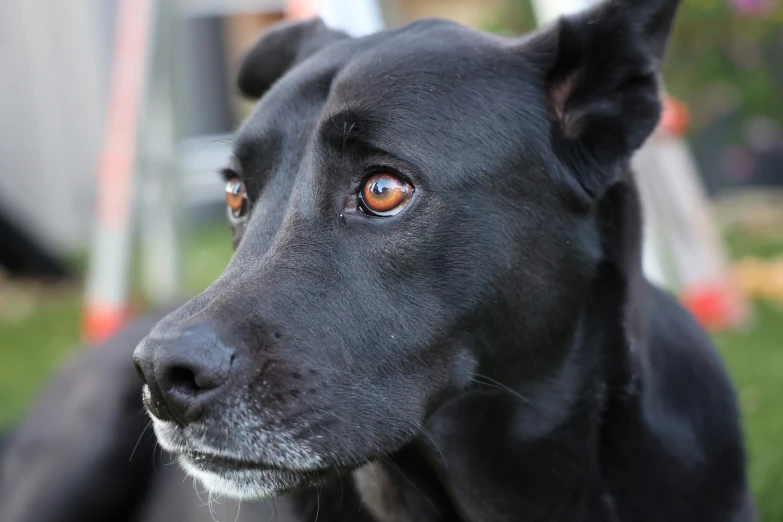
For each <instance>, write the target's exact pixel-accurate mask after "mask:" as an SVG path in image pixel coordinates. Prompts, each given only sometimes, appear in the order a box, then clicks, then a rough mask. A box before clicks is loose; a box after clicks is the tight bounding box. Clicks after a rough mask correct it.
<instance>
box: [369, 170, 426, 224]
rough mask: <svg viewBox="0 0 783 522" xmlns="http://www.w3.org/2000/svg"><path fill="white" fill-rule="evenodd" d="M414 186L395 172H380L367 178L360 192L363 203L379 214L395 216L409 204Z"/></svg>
mask: <svg viewBox="0 0 783 522" xmlns="http://www.w3.org/2000/svg"><path fill="white" fill-rule="evenodd" d="M412 193H413V187H411V186H410V185H409V184H408V183H406V182H405V181H403V180H402V179H400V178H399V177H397V176H394V175H393V174H387V173H380V174H375V175H373V176H371V177H370V178H368V179H367V181H365V182H364V185H362V190H361V193H360V196H361V200H362V204H363V205H364V207H365V208H366V209H367V210H368V211H369V212H370V213H371V214H375V215H377V216H393V215H395V214H397V213H398V212H400V211H401V210H402V209H403V208H405V205H407V204H408V200H410V197H411V194H412Z"/></svg>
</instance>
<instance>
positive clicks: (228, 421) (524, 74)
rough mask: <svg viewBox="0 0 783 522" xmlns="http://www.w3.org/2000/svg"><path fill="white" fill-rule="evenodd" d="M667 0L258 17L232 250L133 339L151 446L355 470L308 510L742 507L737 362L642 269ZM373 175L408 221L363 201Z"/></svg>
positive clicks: (746, 508) (187, 454) (245, 73)
mask: <svg viewBox="0 0 783 522" xmlns="http://www.w3.org/2000/svg"><path fill="white" fill-rule="evenodd" d="M676 3H677V2H676V1H674V0H656V1H652V0H651V1H648V2H642V1H641V0H625V1H621V0H612V1H609V2H606V3H603V4H601V5H599V6H597V7H596V8H594V9H592V10H590V11H588V12H586V13H583V14H579V15H575V16H571V17H567V18H563V19H561V20H560V21H559V22H557V23H555V24H553V25H551V26H548V27H546V28H543V29H542V30H540V31H538V32H536V33H534V34H532V35H529V36H527V37H525V38H522V39H505V38H499V37H494V36H489V35H485V34H481V33H477V32H474V31H470V30H468V29H466V28H464V27H461V26H458V25H456V24H452V23H448V22H443V21H432V20H429V21H421V22H417V23H414V24H411V25H409V26H406V27H404V28H401V29H397V30H393V31H386V32H382V33H379V34H376V35H372V36H368V37H365V38H360V39H352V38H349V37H348V36H346V35H345V34H343V33H339V32H335V31H332V30H330V29H327V28H326V27H325V26H323V25H322V24H321V23H320V22H317V21H316V22H305V23H299V24H293V25H291V24H289V25H285V26H282V27H280V28H277V29H275V30H274V31H273V32H272V33H270V35H268V36H265V37H262V39H261V40H259V42H258V43H257V44H256V46H255V47H254V48H253V49H252V50H251V51H250V53H249V55H248V58H247V60H246V62H245V64H244V66H243V67H242V70H241V74H240V78H239V85H240V88H241V90H242V91H243V92H244V93H245V94H247V95H250V96H253V97H261V99H260V102H259V105H258V109H257V110H256V112H255V113H254V114H253V115H252V116H251V117H250V118H249V119H248V120H247V121H246V122H245V124H244V125H243V126H242V128H241V129H240V130H239V131H238V133H237V139H236V151H235V156H236V158H235V166H234V171H235V172H237V174H238V175H239V176H240V177H241V178H242V179H243V180H244V182H245V184H246V186H247V190H248V194H249V197H250V203H251V210H250V213H249V215H248V216H247V217H244V218H242V219H240V220H237V221H235V222H234V226H233V230H234V239H235V244H236V246H237V248H236V253H235V255H234V257H233V259H232V261H231V263H230V265H229V266H228V267H227V269H226V270H225V272H224V274H223V275H222V276H221V277H220V278H219V279H218V281H216V282H215V283H214V284H213V285H212V286H211V287H210V288H209V289H208V290H206V291H205V292H204V293H203V294H201V295H200V296H198V297H196V298H195V299H193V300H192V301H191V302H189V303H188V304H186V305H185V306H183V307H182V308H180V309H179V310H178V311H176V312H174V313H173V314H171V315H169V316H168V317H167V318H166V319H164V320H163V321H162V322H161V323H159V324H158V326H157V327H156V328H155V330H154V331H153V332H152V333H151V334H150V336H149V337H148V338H147V339H146V340H145V341H144V342H142V343H141V344H140V345H139V347H138V348H137V351H136V356H135V359H136V364H137V367H138V369H139V372H140V374H141V375H142V377H143V380H144V382H145V384H146V385H147V387H146V392H145V393H146V404H147V406H148V407H149V409H150V411H151V412H152V413H153V414H154V421H155V427H156V433H157V434H158V438H159V440H160V442H161V444H162V445H163V446H164V447H166V448H168V449H170V450H172V451H174V452H176V453H178V454H181V455H182V458H183V461H184V462H185V465H186V466H187V467H188V469H189V470H190V471H191V472H192V473H195V474H196V475H197V476H199V477H201V478H202V480H204V481H205V482H207V484H210V485H211V486H212V487H214V488H215V489H216V490H218V491H221V492H225V493H229V494H232V495H237V496H248V497H253V496H269V495H275V494H279V493H283V492H286V491H289V490H297V491H299V493H297V495H298V498H299V500H300V501H301V499H303V498H305V499H307V498H309V499H311V500H312V499H313V498H315V496H316V495H317V491H318V490H317V487H319V485H322V484H325V483H329V484H336V483H338V482H336V481H338V480H340V479H339V478H337V477H338V476H340V477H342V480H346V481H347V480H349V477H353V487H355V488H356V491H357V492H358V494H359V495H360V496H361V498H362V499H363V501H364V505H365V507H366V510H364V511H362V512H361V513H356V512H354V511H352V512H351V513H347V512H343V513H341V512H340V510H339V509H338V510H337V512H335V513H333V514H332V517H331V518H329V517H327V518H324V517H320V518H319V520H345V517H348V516H351V517H359V519H366V520H377V521H391V520H394V521H403V520H411V521H417V522H430V521H432V522H435V521H455V520H459V521H465V522H468V521H475V522H478V521H481V522H495V521H554V520H563V521H639V522H644V521H660V520H668V521H670V522H680V521H682V522H685V521H688V522H690V521H696V520H703V521H710V522H720V521H726V522H729V521H731V522H735V521H748V520H753V518H754V515H753V509H752V502H751V501H750V497H749V495H748V493H747V484H746V479H745V457H744V451H743V442H742V434H741V430H740V426H739V419H738V413H737V405H736V399H735V396H734V391H733V390H732V387H731V385H730V383H729V380H728V378H727V376H726V372H725V370H724V368H723V366H722V364H721V362H720V360H719V359H718V357H717V355H716V353H715V351H714V350H713V348H712V346H711V345H710V341H709V339H708V338H707V336H706V335H705V334H704V333H702V332H701V331H700V330H699V328H698V326H697V325H696V324H695V323H694V321H693V319H692V318H691V317H690V316H689V315H688V313H687V312H686V311H684V310H683V309H682V308H680V307H679V305H678V304H677V303H676V302H675V300H674V299H672V298H671V297H670V296H668V295H666V294H664V293H663V292H661V291H660V290H658V289H656V288H654V287H653V286H651V285H650V284H649V283H647V281H646V280H645V279H644V276H643V274H642V270H641V216H640V214H641V213H640V205H639V200H638V195H637V192H636V188H635V186H634V181H633V176H632V174H631V172H630V170H629V167H628V163H629V159H630V157H631V156H632V154H633V153H634V151H635V150H637V149H638V148H639V147H640V146H641V145H642V144H643V142H644V140H645V139H646V138H647V137H648V136H649V135H650V134H651V133H652V132H653V130H654V127H655V125H656V123H657V121H658V117H659V114H660V103H659V98H658V89H659V87H658V74H659V70H660V64H661V61H662V59H663V54H664V50H665V47H666V45H665V44H666V37H667V35H668V32H669V29H670V27H671V24H672V19H673V16H674V11H675V8H676ZM378 171H384V172H389V173H392V174H394V175H396V176H399V177H400V178H402V179H404V180H405V181H406V182H408V183H410V184H411V185H412V186H413V187H415V192H414V194H413V197H412V198H411V200H410V203H409V204H408V205H407V207H405V209H404V210H402V211H401V212H400V213H399V214H398V215H396V216H394V217H390V218H378V217H372V216H368V215H367V214H365V213H362V212H360V209H359V206H358V205H357V203H356V199H357V193H358V192H359V190H360V187H361V184H362V182H363V180H364V179H366V178H367V176H369V175H371V174H372V173H375V172H378ZM175 369H176V370H177V371H176V372H174V370H175ZM175 374H176V375H178V376H179V377H177V378H174V377H173V376H174V375H175ZM183 376H185V377H184V378H183ZM229 427H230V428H229ZM202 453H207V454H208V455H212V456H211V457H210V456H207V457H204V456H202V455H201V454H202ZM218 454H220V455H222V456H224V457H225V456H230V457H231V458H232V459H233V461H231V462H229V463H227V464H226V462H225V460H220V459H218V458H217V456H216V455H218ZM215 462H221V463H222V464H221V465H222V466H224V467H223V468H222V471H221V470H218V469H215V466H214V463H215ZM226 466H227V467H226ZM259 466H263V467H264V468H263V469H261V470H259ZM270 467H271V469H269V468H270ZM308 487H314V488H316V489H311V490H307V488H308ZM308 516H309V515H308ZM365 517H366V518H365ZM302 520H306V518H302Z"/></svg>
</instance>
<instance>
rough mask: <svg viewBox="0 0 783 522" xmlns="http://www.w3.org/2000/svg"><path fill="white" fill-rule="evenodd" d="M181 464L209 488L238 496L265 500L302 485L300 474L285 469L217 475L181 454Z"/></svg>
mask: <svg viewBox="0 0 783 522" xmlns="http://www.w3.org/2000/svg"><path fill="white" fill-rule="evenodd" d="M178 460H179V464H180V466H182V468H183V469H184V470H185V472H187V473H188V474H189V475H191V476H193V477H196V479H198V481H199V482H201V483H202V484H203V485H204V487H205V488H207V490H209V491H210V492H212V493H215V494H217V495H225V496H226V497H230V498H234V499H237V500H266V499H270V498H274V497H277V496H279V495H281V494H283V493H286V492H287V491H290V490H291V489H293V488H295V487H297V486H301V485H303V484H302V481H301V478H299V477H297V475H295V474H294V473H292V472H287V471H283V470H241V471H240V470H227V471H224V472H223V473H222V474H220V475H218V474H215V473H211V472H209V471H204V470H202V469H199V468H198V467H196V466H194V465H193V464H191V463H190V462H188V460H187V459H186V458H182V457H180V458H179V459H178Z"/></svg>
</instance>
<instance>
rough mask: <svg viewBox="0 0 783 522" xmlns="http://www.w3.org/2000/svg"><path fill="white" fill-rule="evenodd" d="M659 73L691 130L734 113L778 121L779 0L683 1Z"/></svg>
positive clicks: (782, 27) (782, 113) (782, 14)
mask: <svg viewBox="0 0 783 522" xmlns="http://www.w3.org/2000/svg"><path fill="white" fill-rule="evenodd" d="M664 77H665V79H666V84H667V88H668V89H669V90H670V91H671V92H672V94H674V95H675V96H677V97H679V98H681V99H682V100H683V101H685V102H686V103H687V104H688V105H689V106H690V107H691V111H692V113H693V115H694V124H695V125H694V129H693V131H695V132H698V130H699V129H700V128H703V127H704V126H706V125H708V124H709V123H710V122H711V121H712V120H713V119H714V118H715V117H718V116H720V115H722V114H725V113H727V112H734V111H736V112H737V113H738V115H739V116H740V117H741V118H742V119H747V118H750V117H753V116H762V115H763V116H767V117H770V118H772V119H773V120H775V121H777V122H778V124H780V123H783V103H782V100H783V94H782V93H783V2H781V1H780V0H767V1H763V0H755V1H750V0H735V1H734V2H728V1H726V0H685V1H684V2H683V3H682V5H681V7H680V11H679V13H678V16H677V21H676V23H675V27H674V31H673V35H672V43H671V46H670V48H669V54H668V56H667V61H666V64H665V67H664Z"/></svg>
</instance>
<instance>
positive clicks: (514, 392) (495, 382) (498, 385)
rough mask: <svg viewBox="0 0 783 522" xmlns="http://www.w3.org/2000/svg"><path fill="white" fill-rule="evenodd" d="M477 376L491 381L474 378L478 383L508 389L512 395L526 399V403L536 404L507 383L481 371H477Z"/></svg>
mask: <svg viewBox="0 0 783 522" xmlns="http://www.w3.org/2000/svg"><path fill="white" fill-rule="evenodd" d="M476 377H477V378H478V379H485V380H487V381H489V383H486V382H482V381H480V380H478V379H476V378H474V379H473V381H474V382H476V383H478V384H484V385H493V386H494V387H496V388H498V389H500V390H505V391H507V392H509V393H511V394H512V395H514V396H515V397H517V398H518V399H521V400H522V401H524V402H526V403H528V404H534V403H533V401H532V400H530V399H528V398H527V397H525V396H524V395H522V394H521V393H519V392H518V391H516V390H514V389H512V388H510V387H508V386H506V385H505V384H503V383H502V382H500V381H497V380H495V379H493V378H492V377H488V376H486V375H481V374H479V373H477V374H476Z"/></svg>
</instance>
